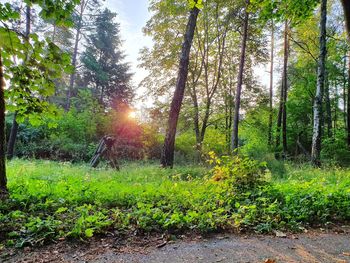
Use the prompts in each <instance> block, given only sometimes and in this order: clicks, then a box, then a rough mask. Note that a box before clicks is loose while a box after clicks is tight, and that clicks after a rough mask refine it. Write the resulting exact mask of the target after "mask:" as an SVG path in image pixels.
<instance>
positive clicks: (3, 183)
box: [0, 49, 7, 199]
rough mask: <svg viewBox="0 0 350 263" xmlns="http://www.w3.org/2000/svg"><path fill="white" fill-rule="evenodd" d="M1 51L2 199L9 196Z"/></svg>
mask: <svg viewBox="0 0 350 263" xmlns="http://www.w3.org/2000/svg"><path fill="white" fill-rule="evenodd" d="M1 52H2V50H1V49H0V199H2V198H4V197H5V196H6V195H7V178H6V152H5V143H6V135H5V111H6V109H5V94H4V93H5V79H4V71H3V64H2V55H1Z"/></svg>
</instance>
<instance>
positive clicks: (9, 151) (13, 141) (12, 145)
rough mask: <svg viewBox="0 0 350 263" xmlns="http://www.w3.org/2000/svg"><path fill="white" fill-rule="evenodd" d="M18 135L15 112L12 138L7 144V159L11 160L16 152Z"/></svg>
mask: <svg viewBox="0 0 350 263" xmlns="http://www.w3.org/2000/svg"><path fill="white" fill-rule="evenodd" d="M17 133H18V122H17V111H15V113H14V115H13V120H12V126H11V132H10V137H9V140H8V144H7V159H9V160H11V159H12V158H13V156H14V152H15V144H16V138H17Z"/></svg>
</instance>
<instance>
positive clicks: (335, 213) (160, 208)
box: [0, 160, 350, 247]
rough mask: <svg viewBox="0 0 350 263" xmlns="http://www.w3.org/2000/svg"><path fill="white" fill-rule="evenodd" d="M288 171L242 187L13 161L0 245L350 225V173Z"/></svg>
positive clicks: (0, 209)
mask: <svg viewBox="0 0 350 263" xmlns="http://www.w3.org/2000/svg"><path fill="white" fill-rule="evenodd" d="M249 169H250V168H249ZM249 169H248V171H246V170H247V169H243V170H242V171H241V170H237V171H236V173H246V174H249V173H250V170H249ZM287 170H288V172H287V174H286V176H284V177H283V178H274V176H272V177H271V178H270V179H269V181H268V182H262V183H259V184H257V185H254V186H249V187H241V186H242V185H241V181H237V180H234V181H232V180H231V181H230V180H228V181H226V180H221V179H220V178H219V179H218V180H213V177H212V174H210V172H209V171H208V170H206V169H205V168H203V167H185V166H182V167H176V168H175V169H173V170H164V169H160V168H159V167H158V166H157V165H152V164H142V165H140V164H139V165H138V164H128V165H125V166H124V167H123V168H122V170H121V171H120V172H116V171H114V170H106V169H101V170H93V169H90V168H89V167H87V166H84V165H71V164H66V163H64V164H63V163H56V162H49V161H23V160H14V161H11V162H10V163H9V165H8V176H9V189H10V193H11V196H10V198H9V200H7V201H3V202H1V203H0V243H3V244H6V245H16V246H18V247H21V246H25V245H36V244H41V243H44V242H47V241H50V240H55V239H58V238H63V237H64V238H89V237H91V236H93V235H95V234H99V233H100V234H106V233H108V232H117V233H122V232H126V233H127V232H129V231H135V230H137V231H138V232H139V233H140V232H141V233H142V232H149V231H169V232H184V231H188V230H194V231H202V232H208V231H215V230H222V229H224V230H232V229H251V230H255V231H259V232H269V231H272V230H273V229H289V230H298V229H301V228H303V227H309V226H310V225H315V224H323V225H325V224H327V223H329V222H344V221H348V220H349V219H350V171H349V170H340V169H339V170H337V169H329V170H320V169H314V168H311V167H303V168H295V167H293V169H287ZM221 172H222V170H220V169H219V177H220V176H222V174H221ZM211 173H213V171H211ZM214 173H215V171H214ZM217 174H218V171H216V176H217ZM252 174H253V175H254V174H255V173H252ZM246 178H247V177H244V180H245V179H246ZM214 179H215V176H214Z"/></svg>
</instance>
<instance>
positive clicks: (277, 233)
mask: <svg viewBox="0 0 350 263" xmlns="http://www.w3.org/2000/svg"><path fill="white" fill-rule="evenodd" d="M274 232H275V235H276V237H287V235H286V234H285V233H283V232H281V231H278V230H275V231H274Z"/></svg>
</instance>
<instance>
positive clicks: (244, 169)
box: [208, 152, 267, 189]
mask: <svg viewBox="0 0 350 263" xmlns="http://www.w3.org/2000/svg"><path fill="white" fill-rule="evenodd" d="M209 157H210V159H209V160H208V162H209V164H210V165H213V166H214V167H213V168H212V170H211V173H212V174H213V175H212V176H213V177H212V179H213V180H214V181H224V182H225V183H226V184H228V185H231V186H232V187H236V188H238V189H252V188H256V187H258V186H259V185H261V184H263V183H264V181H265V180H266V175H267V174H266V173H267V171H266V164H265V163H259V162H257V161H255V160H252V159H250V158H248V157H241V156H239V155H235V156H221V157H218V156H217V155H216V154H215V153H214V152H209Z"/></svg>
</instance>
